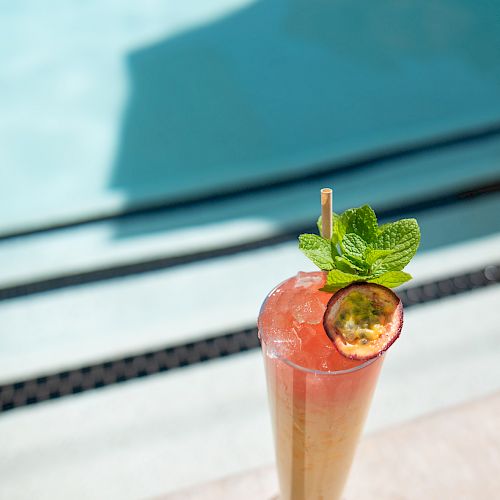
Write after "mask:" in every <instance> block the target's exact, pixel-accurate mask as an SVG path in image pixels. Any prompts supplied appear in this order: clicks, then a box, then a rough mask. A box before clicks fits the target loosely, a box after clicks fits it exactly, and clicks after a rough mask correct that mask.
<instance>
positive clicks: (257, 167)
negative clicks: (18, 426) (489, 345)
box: [0, 0, 500, 237]
mask: <svg viewBox="0 0 500 500" xmlns="http://www.w3.org/2000/svg"><path fill="white" fill-rule="evenodd" d="M5 9H8V10H7V11H6V13H5V15H4V16H2V19H1V21H0V23H1V24H2V26H1V28H2V32H3V33H4V35H5V39H9V44H4V46H3V47H2V61H3V65H2V66H3V67H2V69H1V71H2V81H3V90H2V92H1V93H0V106H2V109H3V110H4V111H3V112H2V118H1V122H0V123H1V128H2V130H3V133H2V134H0V151H1V153H0V154H1V161H0V165H1V167H0V168H1V169H2V183H1V184H0V213H1V214H2V217H0V231H7V230H14V229H16V228H22V227H32V226H37V225H38V224H42V223H44V224H45V223H51V222H54V221H60V220H71V219H73V218H75V217H81V216H91V215H93V214H96V213H97V214H98V213H101V212H103V211H104V212H105V211H108V210H115V209H118V208H120V207H123V206H127V205H130V204H134V203H136V202H147V201H149V200H152V199H157V198H162V199H169V198H170V197H172V196H175V197H182V196H185V195H189V194H192V193H195V192H199V191H203V192H205V191H210V190H212V189H214V188H218V187H221V186H225V187H227V186H232V185H235V184H238V185H239V184H241V183H245V182H253V181H256V180H259V181H261V180H265V179H266V178H269V177H273V176H275V175H280V174H289V173H291V172H301V171H307V169H309V168H311V167H310V166H311V165H314V164H316V163H318V162H321V161H335V160H340V159H346V158H350V157H352V156H353V155H359V154H362V153H365V152H371V151H374V150H379V149H381V148H382V149H383V148H385V147H392V146H399V145H404V144H406V143H408V142H412V141H415V140H421V139H432V138H434V137H436V136H439V135H441V134H447V133H453V132H456V131H461V130H465V129H469V128H471V127H472V128H473V127H478V126H483V125H485V124H488V123H492V122H496V121H498V120H500V66H499V65H498V64H495V62H496V60H497V55H498V53H499V51H500V31H499V30H498V29H496V27H497V26H498V24H497V20H498V19H499V16H500V5H499V4H498V3H495V2H480V3H479V4H477V3H473V2H470V1H461V2H451V1H445V0H440V1H437V2H432V4H425V5H423V4H421V3H419V2H409V3H408V2H406V3H405V4H402V5H400V4H397V3H394V2H390V1H383V2H378V3H377V6H376V7H374V6H373V4H372V3H371V2H368V1H364V2H357V3H356V4H352V3H351V2H344V1H339V2H333V3H332V2H312V3H311V2H306V1H304V0H289V1H284V0H281V1H276V2H238V1H232V2H229V1H227V2H222V1H221V2H213V3H211V4H210V5H208V4H206V5H205V6H203V5H202V4H198V3H196V5H195V3H194V2H186V4H185V5H183V6H181V5H177V6H176V7H175V8H174V7H173V6H172V5H170V4H168V5H165V4H163V3H162V2H159V1H153V2H148V3H147V4H146V5H142V6H141V8H140V9H139V8H135V7H133V6H131V5H122V4H116V3H115V2H111V1H104V2H87V3H85V4H80V3H61V4H57V3H54V4H51V5H49V6H45V7H44V8H43V9H40V8H39V7H37V5H36V2H31V3H28V4H23V5H22V6H21V5H17V4H15V5H14V4H12V5H11V6H9V7H8V8H5ZM498 150H499V140H495V139H491V140H488V141H483V142H481V143H480V144H479V143H478V144H474V145H473V146H471V147H468V146H463V147H457V148H452V149H450V150H447V151H445V152H442V153H438V152H433V153H432V154H429V155H424V156H422V157H419V158H412V159H411V160H409V161H401V162H398V163H396V164H391V165H387V166H384V165H382V166H379V167H377V168H376V169H375V168H374V169H373V172H371V171H370V172H367V171H363V172H361V173H354V174H353V175H349V176H344V177H342V178H338V179H337V178H336V177H332V179H331V183H332V184H334V185H335V186H336V187H337V192H338V194H337V200H338V207H341V208H344V207H346V206H349V205H355V204H359V203H361V202H364V201H368V202H372V203H377V204H379V205H385V204H391V203H392V202H393V201H394V202H395V201H399V200H402V199H406V197H408V196H409V197H412V198H413V197H422V196H424V195H427V194H429V193H432V192H436V193H439V192H441V191H445V190H447V189H448V188H450V187H452V186H455V185H457V184H461V185H463V186H466V185H467V184H468V183H475V182H481V181H483V180H484V179H489V178H492V177H494V176H495V175H497V174H499V172H500V166H499V161H498V158H499V155H498ZM409 171H411V173H410V174H408V172H409ZM407 175H410V178H411V181H410V180H408V179H407ZM410 182H411V185H409V184H410ZM318 187H319V185H314V186H311V185H304V186H301V187H300V188H298V189H290V190H287V191H286V192H283V191H280V192H278V193H275V194H270V195H266V196H264V197H256V198H255V200H251V201H249V200H247V199H242V200H241V201H238V202H235V203H232V204H231V205H230V206H228V205H227V204H226V205H220V206H218V207H213V208H210V209H209V210H208V211H207V213H203V214H202V215H201V217H200V214H199V213H198V217H200V219H198V221H196V223H200V222H203V221H206V220H208V221H211V222H213V221H214V220H217V218H219V219H221V220H226V219H227V218H236V217H237V216H238V214H239V215H241V216H242V217H249V216H251V217H263V218H265V219H266V220H269V221H271V222H273V223H282V222H287V221H289V220H290V219H296V218H297V217H302V218H303V219H307V218H308V217H309V216H310V215H309V214H313V213H315V210H316V208H315V201H314V202H312V201H309V202H306V201H304V200H305V198H306V193H307V196H308V197H309V193H310V191H311V190H314V189H317V188H318ZM290 200H294V201H293V202H292V206H290ZM309 200H312V198H309ZM299 208H300V211H299ZM188 212H189V211H188ZM204 212H205V211H204ZM189 217H190V216H189V213H186V214H182V215H179V214H177V215H176V216H175V217H173V218H172V217H167V218H166V219H165V228H169V227H175V226H179V225H181V224H184V223H185V222H184V221H185V220H186V219H189ZM142 224H143V226H144V228H146V227H147V226H148V225H150V223H149V222H148V221H143V222H142ZM130 234H131V232H130V231H129V230H128V229H127V228H124V227H123V226H121V227H119V228H118V230H117V231H116V235H117V236H119V237H123V236H127V235H130Z"/></svg>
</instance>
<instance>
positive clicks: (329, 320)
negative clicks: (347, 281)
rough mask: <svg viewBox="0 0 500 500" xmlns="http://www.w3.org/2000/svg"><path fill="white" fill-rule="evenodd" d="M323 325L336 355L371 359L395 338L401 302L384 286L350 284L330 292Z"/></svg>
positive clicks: (400, 322)
mask: <svg viewBox="0 0 500 500" xmlns="http://www.w3.org/2000/svg"><path fill="white" fill-rule="evenodd" d="M323 326H324V328H325V331H326V333H327V335H328V336H329V337H330V339H331V340H332V342H333V344H334V345H335V347H336V348H337V350H338V351H339V352H340V354H342V355H343V356H345V357H346V358H350V359H359V360H367V359H371V358H374V357H376V356H379V355H380V354H382V353H383V352H384V351H386V350H387V349H388V348H389V347H390V346H391V345H392V344H393V342H394V341H395V340H396V339H397V338H398V337H399V334H400V333H401V328H402V327H403V304H402V302H401V299H400V298H399V297H398V296H397V295H396V294H395V293H394V292H393V291H392V290H389V288H386V287H385V286H381V285H376V284H375V283H364V282H357V283H352V284H351V285H349V286H346V287H345V288H341V289H340V290H339V291H337V292H336V293H334V294H333V295H332V297H331V299H330V300H329V301H328V304H327V307H326V311H325V315H324V316H323Z"/></svg>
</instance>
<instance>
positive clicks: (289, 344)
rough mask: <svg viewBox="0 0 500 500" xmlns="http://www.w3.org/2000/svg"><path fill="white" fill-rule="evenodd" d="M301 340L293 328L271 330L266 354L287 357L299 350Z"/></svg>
mask: <svg viewBox="0 0 500 500" xmlns="http://www.w3.org/2000/svg"><path fill="white" fill-rule="evenodd" d="M301 345H302V341H301V339H300V337H299V336H298V334H297V331H296V330H295V328H293V327H291V328H288V329H286V330H283V329H281V330H279V331H275V332H273V335H272V336H271V338H270V341H269V342H268V345H267V349H268V356H270V357H285V358H289V357H290V356H291V355H292V354H293V353H295V352H297V351H300V350H301Z"/></svg>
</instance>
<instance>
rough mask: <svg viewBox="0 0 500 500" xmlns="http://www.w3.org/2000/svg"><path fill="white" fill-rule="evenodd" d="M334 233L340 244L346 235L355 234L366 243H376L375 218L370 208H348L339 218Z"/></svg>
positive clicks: (376, 229) (376, 227)
mask: <svg viewBox="0 0 500 500" xmlns="http://www.w3.org/2000/svg"><path fill="white" fill-rule="evenodd" d="M335 226H336V227H335V232H336V234H337V237H338V239H339V242H341V241H342V240H343V239H344V236H345V235H346V234H348V233H355V234H357V235H358V236H359V237H360V238H362V239H363V240H364V241H366V242H367V243H372V242H374V241H376V239H377V236H378V224H377V216H376V215H375V212H374V211H373V209H372V208H371V207H369V206H368V205H363V206H362V207H359V208H350V209H349V210H346V211H345V212H344V213H343V214H342V215H340V216H339V218H338V220H337V223H336V225H335Z"/></svg>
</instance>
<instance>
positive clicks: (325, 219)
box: [321, 188, 332, 240]
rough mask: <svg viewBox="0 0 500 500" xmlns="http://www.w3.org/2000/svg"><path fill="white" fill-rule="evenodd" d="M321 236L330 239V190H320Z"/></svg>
mask: <svg viewBox="0 0 500 500" xmlns="http://www.w3.org/2000/svg"><path fill="white" fill-rule="evenodd" d="M321 236H323V238H326V239H328V240H331V239H332V190H331V189H330V188H323V189H322V190H321Z"/></svg>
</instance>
